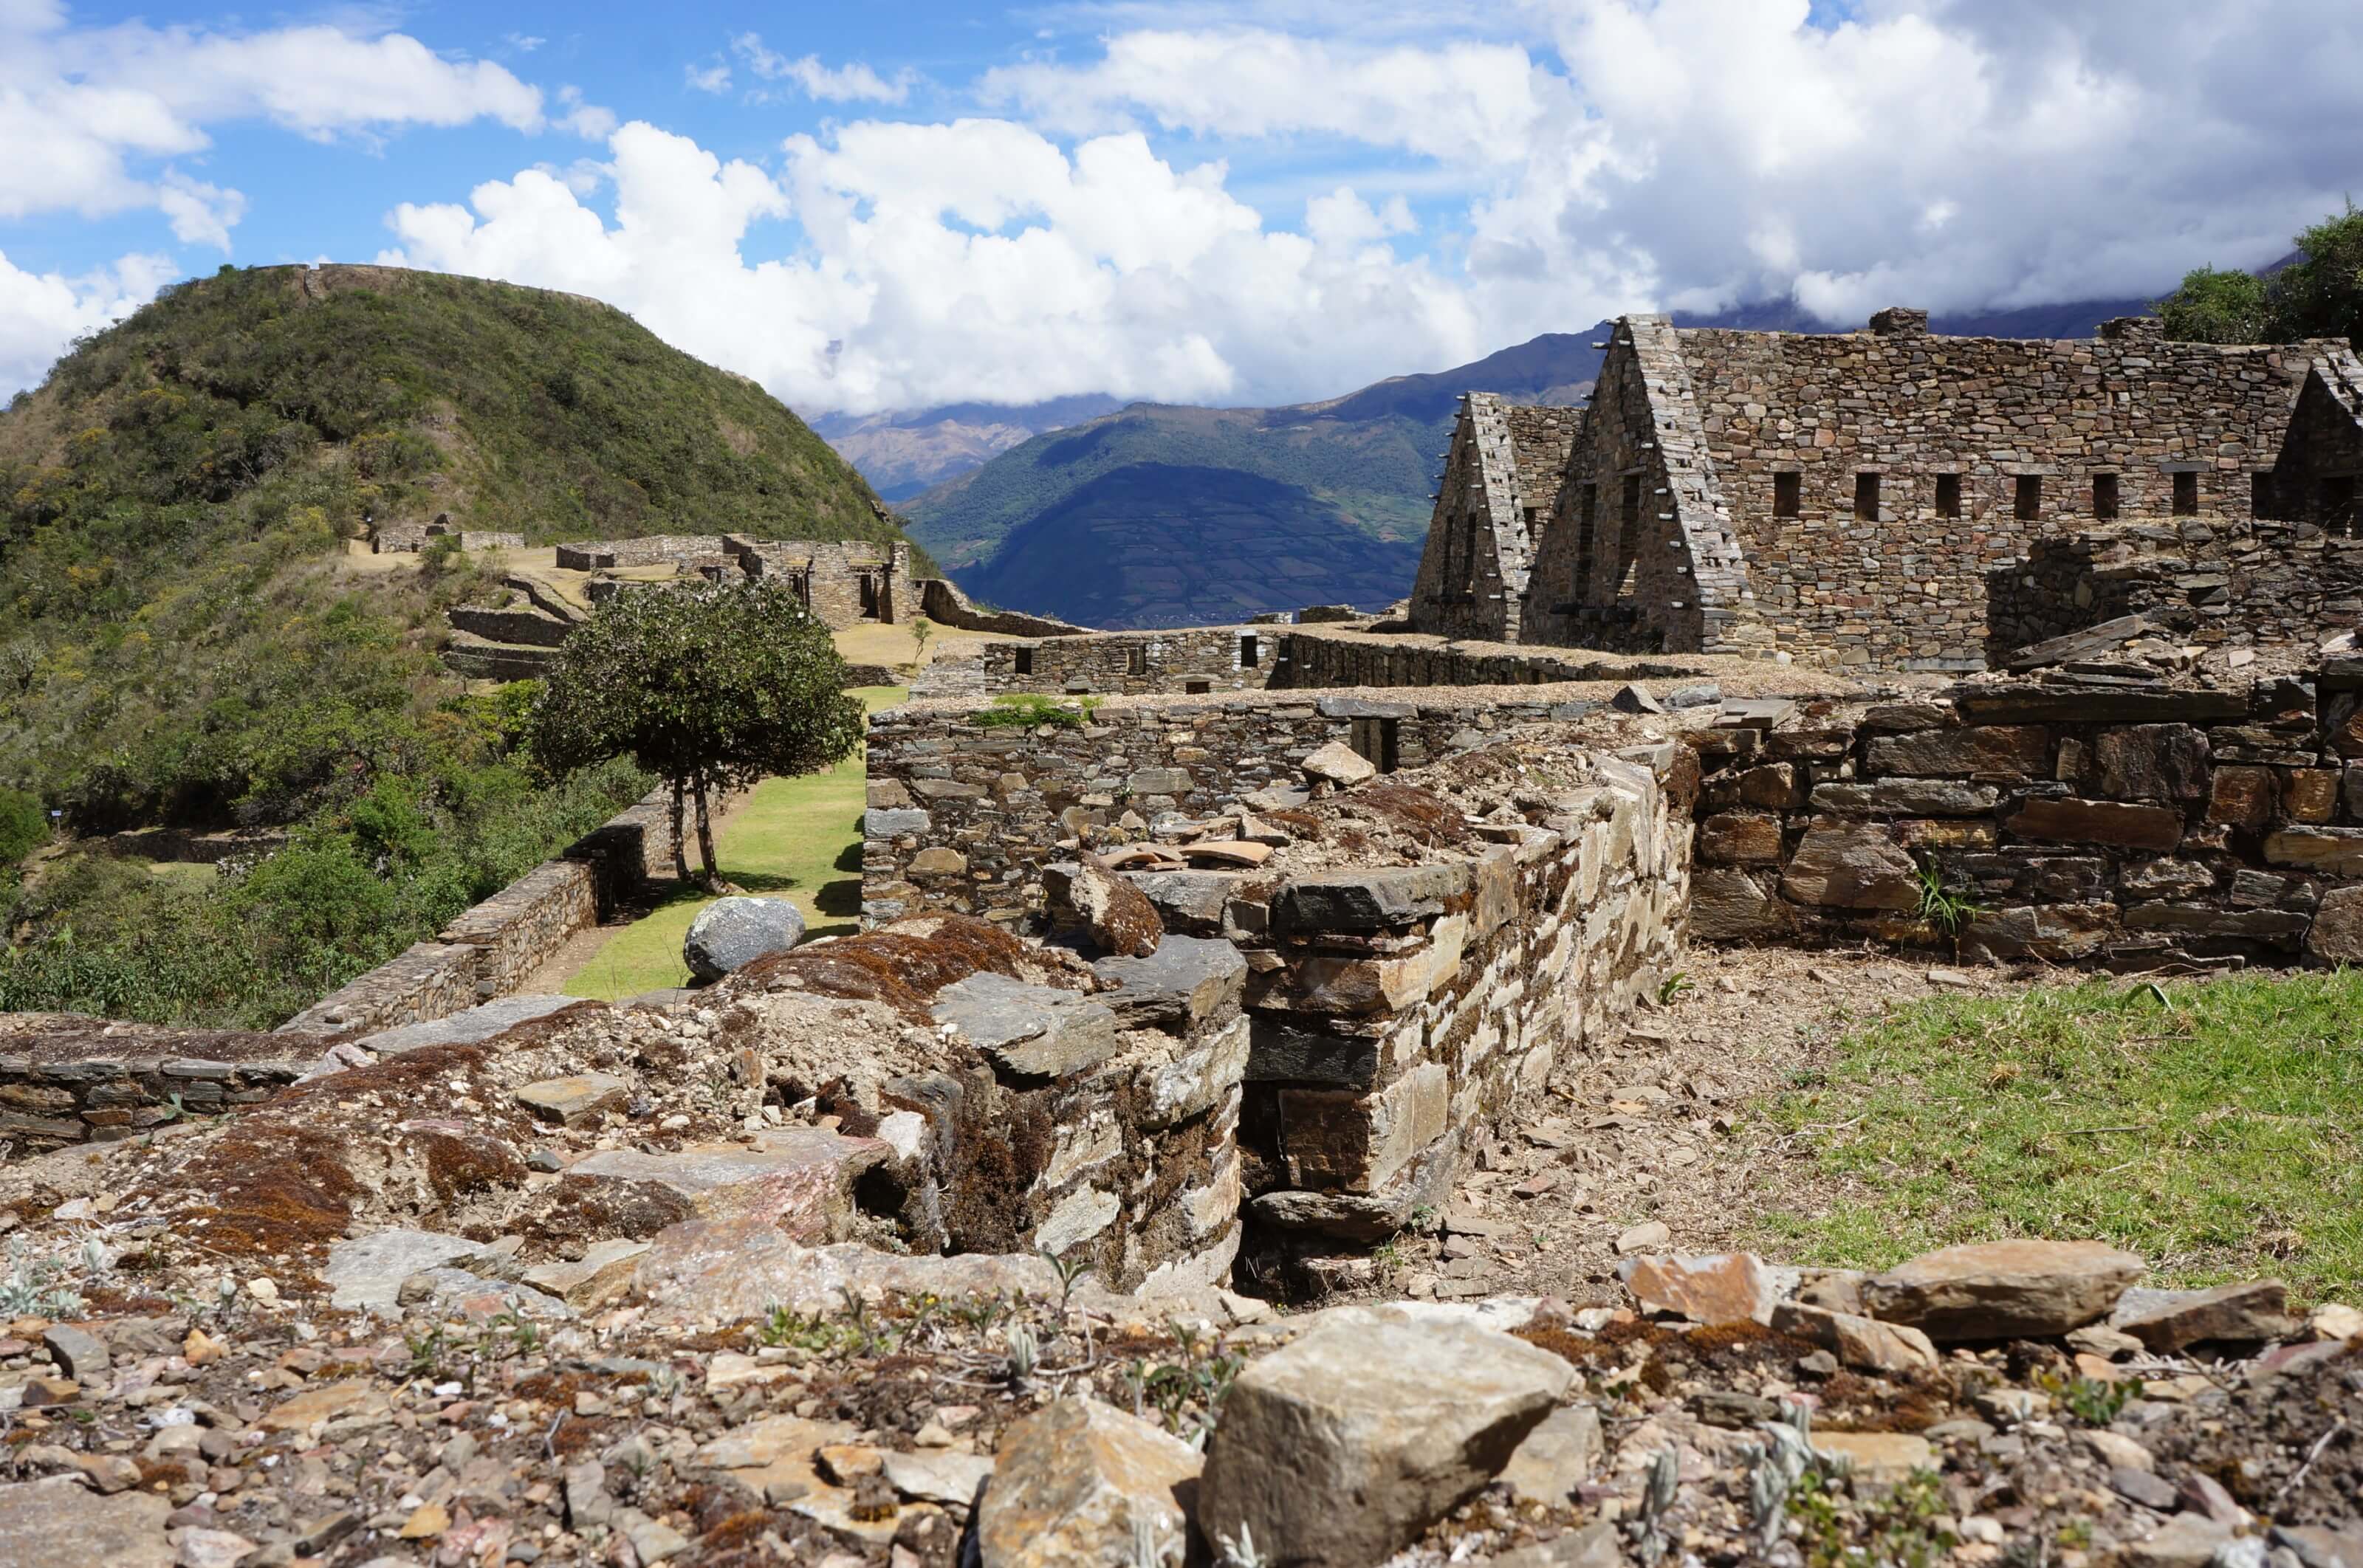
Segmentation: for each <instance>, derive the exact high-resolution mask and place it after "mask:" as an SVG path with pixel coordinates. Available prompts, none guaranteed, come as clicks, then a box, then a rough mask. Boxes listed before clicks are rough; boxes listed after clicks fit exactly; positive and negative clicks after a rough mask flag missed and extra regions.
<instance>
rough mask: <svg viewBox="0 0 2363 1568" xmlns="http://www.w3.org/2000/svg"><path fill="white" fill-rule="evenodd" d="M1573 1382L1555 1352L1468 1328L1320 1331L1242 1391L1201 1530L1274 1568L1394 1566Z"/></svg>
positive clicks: (1229, 1405) (1252, 1373) (1485, 1478)
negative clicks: (1239, 1544)
mask: <svg viewBox="0 0 2363 1568" xmlns="http://www.w3.org/2000/svg"><path fill="white" fill-rule="evenodd" d="M1573 1375H1574V1369H1573V1368H1571V1367H1570V1366H1569V1365H1568V1364H1567V1363H1565V1362H1563V1361H1561V1360H1560V1359H1559V1357H1557V1356H1555V1355H1552V1354H1550V1353H1548V1352H1546V1351H1542V1350H1537V1348H1535V1347H1534V1346H1532V1345H1529V1344H1526V1343H1525V1342H1523V1341H1519V1340H1514V1339H1512V1338H1510V1337H1509V1336H1508V1335H1507V1334H1502V1333H1496V1332H1494V1331H1492V1330H1488V1329H1481V1328H1477V1327H1475V1326H1473V1325H1470V1324H1466V1323H1437V1324H1432V1325H1431V1324H1422V1325H1414V1324H1410V1323H1396V1322H1383V1321H1382V1322H1379V1323H1375V1324H1348V1323H1337V1324H1334V1325H1330V1326H1326V1327H1323V1328H1318V1329H1315V1330H1314V1331H1311V1332H1309V1333H1307V1334H1306V1335H1305V1336H1304V1338H1302V1339H1300V1340H1298V1341H1297V1342H1295V1343H1294V1344H1292V1345H1289V1346H1286V1347H1285V1348H1283V1349H1281V1350H1278V1351H1275V1352H1273V1353H1271V1354H1270V1355H1268V1356H1265V1357H1264V1358H1263V1359H1261V1360H1259V1361H1257V1362H1254V1363H1252V1364H1249V1365H1248V1369H1247V1370H1246V1371H1245V1372H1243V1373H1241V1374H1240V1375H1239V1376H1238V1380H1237V1382H1236V1383H1234V1384H1233V1385H1232V1386H1231V1392H1230V1396H1229V1397H1228V1398H1227V1399H1226V1402H1225V1403H1224V1406H1223V1414H1222V1419H1221V1421H1220V1423H1219V1424H1218V1425H1217V1426H1216V1428H1215V1436H1214V1441H1212V1443H1211V1444H1210V1445H1209V1449H1208V1453H1207V1458H1206V1471H1205V1474H1204V1480H1203V1483H1202V1485H1201V1486H1200V1489H1199V1526H1200V1529H1202V1530H1203V1531H1204V1534H1205V1535H1206V1537H1207V1538H1208V1539H1209V1540H1215V1541H1222V1540H1240V1539H1242V1538H1243V1536H1244V1537H1247V1538H1251V1539H1252V1540H1253V1541H1254V1542H1255V1545H1256V1546H1257V1548H1258V1549H1259V1550H1260V1551H1262V1552H1263V1553H1265V1554H1266V1556H1267V1557H1268V1558H1269V1560H1270V1561H1271V1562H1275V1563H1290V1564H1300V1565H1303V1568H1368V1565H1369V1564H1371V1563H1376V1562H1383V1561H1384V1560H1386V1559H1387V1558H1389V1557H1391V1556H1392V1555H1393V1554H1394V1553H1395V1552H1397V1551H1401V1550H1402V1549H1403V1548H1404V1547H1406V1546H1408V1545H1410V1544H1411V1543H1412V1542H1413V1541H1414V1540H1417V1539H1418V1537H1419V1535H1420V1533H1421V1532H1422V1531H1424V1530H1425V1529H1427V1527H1428V1526H1430V1525H1431V1524H1433V1523H1435V1522H1436V1521H1437V1519H1439V1518H1443V1517H1444V1516H1445V1515H1446V1514H1447V1513H1448V1512H1450V1511H1451V1510H1452V1509H1453V1508H1454V1507H1458V1506H1459V1504H1460V1503H1461V1502H1463V1501H1464V1500H1465V1499H1467V1498H1468V1497H1469V1496H1471V1495H1473V1494H1474V1493H1475V1492H1477V1490H1478V1489H1479V1488H1481V1487H1482V1486H1484V1485H1486V1484H1487V1483H1488V1482H1490V1481H1492V1479H1493V1478H1494V1477H1495V1476H1496V1475H1498V1474H1501V1473H1502V1472H1503V1469H1505V1468H1506V1467H1507V1466H1508V1464H1509V1463H1510V1459H1511V1456H1512V1455H1513V1454H1514V1453H1515V1452H1517V1450H1518V1447H1519V1445H1520V1444H1521V1443H1523V1442H1524V1441H1525V1439H1526V1437H1527V1434H1529V1433H1530V1432H1532V1431H1533V1430H1535V1428H1537V1426H1539V1425H1541V1423H1542V1421H1543V1419H1544V1418H1545V1417H1547V1416H1548V1414H1549V1413H1550V1411H1551V1408H1552V1407H1553V1406H1555V1405H1556V1404H1557V1403H1558V1401H1559V1397H1560V1396H1561V1395H1563V1394H1564V1393H1565V1392H1566V1391H1567V1386H1568V1384H1569V1383H1570V1380H1571V1379H1572V1377H1573ZM1308 1499H1328V1500H1331V1502H1332V1503H1334V1504H1335V1505H1336V1506H1324V1507H1308V1506H1307V1500H1308Z"/></svg>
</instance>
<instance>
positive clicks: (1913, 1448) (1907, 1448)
mask: <svg viewBox="0 0 2363 1568" xmlns="http://www.w3.org/2000/svg"><path fill="white" fill-rule="evenodd" d="M1813 1443H1814V1452H1815V1453H1818V1454H1820V1455H1821V1456H1822V1457H1824V1458H1825V1459H1838V1460H1844V1461H1845V1462H1846V1463H1848V1464H1850V1465H1852V1466H1853V1467H1854V1474H1856V1475H1857V1476H1858V1477H1860V1478H1861V1479H1862V1480H1865V1481H1868V1482H1869V1483H1870V1484H1871V1485H1875V1486H1885V1485H1893V1484H1894V1483H1896V1482H1898V1481H1901V1480H1903V1478H1904V1477H1905V1476H1907V1475H1909V1474H1912V1473H1913V1472H1914V1471H1915V1470H1934V1469H1935V1468H1936V1449H1935V1448H1934V1447H1933V1446H1932V1445H1931V1444H1930V1443H1929V1441H1928V1440H1927V1439H1926V1438H1925V1437H1921V1436H1919V1435H1917V1434H1915V1433H1912V1432H1825V1431H1816V1432H1814V1437H1813Z"/></svg>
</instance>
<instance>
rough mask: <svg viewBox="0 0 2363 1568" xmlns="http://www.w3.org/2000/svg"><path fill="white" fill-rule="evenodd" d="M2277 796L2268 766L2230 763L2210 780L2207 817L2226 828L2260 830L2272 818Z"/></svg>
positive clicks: (2276, 784)
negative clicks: (2247, 765)
mask: <svg viewBox="0 0 2363 1568" xmlns="http://www.w3.org/2000/svg"><path fill="white" fill-rule="evenodd" d="M2279 798H2280V789H2279V787H2278V780H2276V779H2275V778H2274V776H2273V770H2272V769H2271V768H2269V767H2246V766H2242V765H2236V764H2235V765H2229V766H2225V767H2218V768H2216V769H2215V771H2214V776H2213V778H2211V779H2210V780H2209V785H2208V795H2207V820H2208V821H2209V822H2211V823H2223V824H2224V825H2225V826H2226V827H2235V828H2241V829H2245V830H2246V831H2247V832H2249V833H2262V832H2263V831H2264V830H2265V828H2266V826H2267V824H2269V823H2271V821H2272V820H2273V814H2274V811H2275V806H2276V802H2277V801H2278V800H2279Z"/></svg>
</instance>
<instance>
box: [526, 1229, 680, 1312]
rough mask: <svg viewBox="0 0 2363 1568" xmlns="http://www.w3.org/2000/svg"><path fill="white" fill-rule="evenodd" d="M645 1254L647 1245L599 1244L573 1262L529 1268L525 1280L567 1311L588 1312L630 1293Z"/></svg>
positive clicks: (637, 1243) (613, 1241)
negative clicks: (568, 1309)
mask: <svg viewBox="0 0 2363 1568" xmlns="http://www.w3.org/2000/svg"><path fill="white" fill-rule="evenodd" d="M648 1250H649V1244H648V1243H647V1242H627V1241H623V1240H620V1239H612V1240H609V1241H605V1242H598V1243H597V1244H595V1245H594V1246H593V1247H592V1248H591V1249H590V1250H589V1251H588V1252H585V1253H583V1254H582V1257H580V1258H578V1259H576V1260H574V1261H572V1262H561V1263H546V1264H539V1265H538V1266H536V1267H533V1268H529V1269H527V1270H526V1271H525V1275H524V1279H525V1282H526V1283H527V1285H530V1286H533V1287H534V1288H535V1289H537V1290H545V1291H548V1292H549V1294H550V1295H552V1296H555V1297H558V1298H559V1299H560V1300H561V1301H563V1302H565V1303H566V1304H567V1305H568V1306H569V1307H571V1308H574V1309H576V1310H578V1311H588V1310H590V1309H592V1308H594V1307H605V1306H606V1305H607V1304H608V1303H610V1302H612V1301H618V1300H621V1299H622V1298H623V1297H624V1296H625V1295H626V1294H627V1292H628V1291H630V1289H631V1287H632V1275H633V1273H634V1271H635V1270H637V1269H638V1266H639V1259H640V1255H641V1254H642V1253H646V1252H647V1251H648Z"/></svg>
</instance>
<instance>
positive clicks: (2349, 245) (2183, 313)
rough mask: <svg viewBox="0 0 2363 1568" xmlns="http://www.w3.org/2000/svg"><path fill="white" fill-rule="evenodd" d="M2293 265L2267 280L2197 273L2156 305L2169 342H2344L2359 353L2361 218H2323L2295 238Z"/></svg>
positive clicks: (2350, 207) (2351, 211) (2349, 213)
mask: <svg viewBox="0 0 2363 1568" xmlns="http://www.w3.org/2000/svg"><path fill="white" fill-rule="evenodd" d="M2296 246H2297V250H2298V257H2297V259H2296V260H2294V261H2291V263H2290V264H2289V265H2288V266H2286V267H2283V268H2281V269H2280V271H2277V272H2274V273H2272V274H2271V275H2270V276H2267V277H2259V276H2258V275H2257V274H2256V273H2254V272H2240V271H2219V270H2218V269H2216V268H2213V267H2201V268H2199V269H2197V270H2196V271H2191V272H2188V273H2185V274H2184V275H2183V279H2182V284H2181V286H2180V288H2178V289H2176V290H2175V291H2174V293H2171V294H2169V295H2168V296H2167V297H2166V298H2164V299H2162V300H2160V301H2158V304H2157V307H2156V308H2157V310H2158V315H2161V316H2163V317H2164V318H2165V319H2166V333H2167V336H2168V337H2179V338H2185V339H2189V340H2191V341H2193V342H2199V343H2291V342H2295V341H2296V340H2298V339H2299V338H2302V337H2344V338H2346V340H2347V341H2348V342H2350V343H2353V344H2356V345H2357V347H2363V211H2358V210H2357V208H2356V206H2355V204H2353V203H2352V202H2350V203H2348V204H2347V206H2346V211H2345V212H2344V213H2340V214H2338V215H2335V216H2333V217H2328V218H2324V220H2323V221H2322V222H2320V223H2318V224H2315V225H2314V226H2313V227H2312V228H2309V229H2307V230H2306V231H2305V232H2304V233H2303V234H2301V235H2299V236H2298V237H2297V239H2296Z"/></svg>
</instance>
